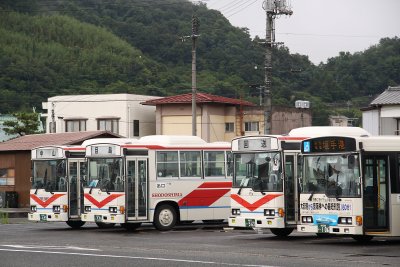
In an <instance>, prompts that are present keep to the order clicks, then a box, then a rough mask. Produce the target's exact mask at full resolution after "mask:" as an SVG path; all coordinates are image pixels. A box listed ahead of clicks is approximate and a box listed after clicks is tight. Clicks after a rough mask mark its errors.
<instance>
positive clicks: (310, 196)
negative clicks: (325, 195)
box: [308, 190, 315, 201]
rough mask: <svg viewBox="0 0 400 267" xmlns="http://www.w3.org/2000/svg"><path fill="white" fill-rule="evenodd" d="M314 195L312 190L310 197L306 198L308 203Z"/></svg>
mask: <svg viewBox="0 0 400 267" xmlns="http://www.w3.org/2000/svg"><path fill="white" fill-rule="evenodd" d="M314 194H315V190H313V191H312V192H311V194H310V197H309V198H308V201H311V199H312V197H313V196H314Z"/></svg>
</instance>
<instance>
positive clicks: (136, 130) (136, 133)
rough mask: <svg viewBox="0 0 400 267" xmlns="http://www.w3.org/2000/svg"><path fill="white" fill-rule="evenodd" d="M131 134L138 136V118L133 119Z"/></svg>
mask: <svg viewBox="0 0 400 267" xmlns="http://www.w3.org/2000/svg"><path fill="white" fill-rule="evenodd" d="M133 136H139V120H134V121H133Z"/></svg>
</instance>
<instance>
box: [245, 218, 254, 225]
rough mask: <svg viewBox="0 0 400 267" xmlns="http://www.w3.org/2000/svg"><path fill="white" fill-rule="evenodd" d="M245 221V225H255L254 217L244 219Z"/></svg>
mask: <svg viewBox="0 0 400 267" xmlns="http://www.w3.org/2000/svg"><path fill="white" fill-rule="evenodd" d="M245 223H246V227H255V226H256V220H254V219H246V220H245Z"/></svg>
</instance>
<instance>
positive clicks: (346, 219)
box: [338, 217, 353, 224]
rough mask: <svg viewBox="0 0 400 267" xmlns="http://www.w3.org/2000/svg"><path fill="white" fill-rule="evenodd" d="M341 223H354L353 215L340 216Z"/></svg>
mask: <svg viewBox="0 0 400 267" xmlns="http://www.w3.org/2000/svg"><path fill="white" fill-rule="evenodd" d="M338 221H339V224H353V219H352V218H351V217H339V220H338Z"/></svg>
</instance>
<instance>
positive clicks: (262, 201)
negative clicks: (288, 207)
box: [231, 194, 283, 211]
mask: <svg viewBox="0 0 400 267" xmlns="http://www.w3.org/2000/svg"><path fill="white" fill-rule="evenodd" d="M282 195H283V194H269V195H266V196H264V197H262V198H260V199H259V200H257V201H256V202H254V203H249V202H247V201H246V200H244V199H243V198H241V197H240V196H239V195H235V194H232V195H231V198H232V199H233V200H235V201H236V202H237V203H239V204H240V205H242V206H243V207H245V208H246V209H248V210H250V211H254V210H256V209H258V208H259V207H261V206H262V205H264V204H266V203H268V202H270V201H271V200H273V199H275V198H277V197H280V196H282Z"/></svg>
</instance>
